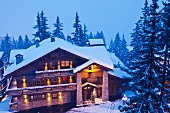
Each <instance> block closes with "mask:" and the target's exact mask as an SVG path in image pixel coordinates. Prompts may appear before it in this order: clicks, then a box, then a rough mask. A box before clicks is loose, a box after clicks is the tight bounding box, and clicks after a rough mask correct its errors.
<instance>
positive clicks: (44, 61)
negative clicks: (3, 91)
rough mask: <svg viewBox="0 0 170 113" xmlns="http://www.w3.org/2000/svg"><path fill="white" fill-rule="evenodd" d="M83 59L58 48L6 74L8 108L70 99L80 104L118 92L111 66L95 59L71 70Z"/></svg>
mask: <svg viewBox="0 0 170 113" xmlns="http://www.w3.org/2000/svg"><path fill="white" fill-rule="evenodd" d="M87 61H88V60H87V59H85V58H83V57H81V56H78V55H75V54H73V53H71V52H68V51H66V50H63V49H60V48H58V49H56V50H54V51H51V52H50V53H48V54H46V55H44V56H42V57H40V58H38V59H36V60H35V61H33V62H30V63H29V64H27V65H25V66H23V67H21V68H19V69H17V70H15V71H13V72H12V73H10V74H8V75H6V76H7V77H10V84H9V86H8V87H7V94H8V95H10V96H12V99H11V101H10V109H11V110H17V111H21V110H25V109H32V108H36V107H41V106H51V105H58V104H65V103H71V102H76V103H77V105H81V104H86V101H89V100H92V101H94V100H95V98H99V99H101V100H103V101H108V100H109V96H114V95H115V94H117V93H118V90H117V89H118V88H120V87H121V86H120V84H121V83H122V81H121V79H118V78H116V77H114V76H113V75H109V74H108V73H107V72H108V70H111V69H109V68H107V67H104V66H101V65H99V64H97V63H92V64H89V65H87V66H85V67H84V68H82V69H80V70H79V71H77V72H74V69H75V68H76V67H79V66H80V65H82V64H84V63H85V62H87ZM17 63H18V62H17ZM112 83H113V84H112ZM113 88H114V90H112V89H113Z"/></svg>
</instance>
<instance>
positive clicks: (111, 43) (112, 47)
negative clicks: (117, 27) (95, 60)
mask: <svg viewBox="0 0 170 113" xmlns="http://www.w3.org/2000/svg"><path fill="white" fill-rule="evenodd" d="M108 51H109V52H111V53H113V52H114V43H113V39H111V41H110V45H109V49H108Z"/></svg>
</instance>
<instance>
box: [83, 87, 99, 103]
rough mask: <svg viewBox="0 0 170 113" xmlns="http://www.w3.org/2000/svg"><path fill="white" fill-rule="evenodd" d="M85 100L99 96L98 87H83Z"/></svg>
mask: <svg viewBox="0 0 170 113" xmlns="http://www.w3.org/2000/svg"><path fill="white" fill-rule="evenodd" d="M82 90H83V101H86V100H92V99H94V98H96V97H97V88H96V87H94V86H91V85H86V86H84V87H83V89H82Z"/></svg>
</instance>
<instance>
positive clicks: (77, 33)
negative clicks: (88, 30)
mask: <svg viewBox="0 0 170 113" xmlns="http://www.w3.org/2000/svg"><path fill="white" fill-rule="evenodd" d="M73 28H75V32H73V33H72V34H73V35H74V37H73V38H72V41H73V43H74V44H76V45H78V46H81V45H82V40H81V38H82V37H80V36H81V35H80V30H82V27H81V24H80V20H79V16H78V13H77V12H76V17H75V23H74V24H73Z"/></svg>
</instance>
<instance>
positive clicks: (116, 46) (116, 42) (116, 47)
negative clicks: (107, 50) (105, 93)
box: [114, 33, 121, 58]
mask: <svg viewBox="0 0 170 113" xmlns="http://www.w3.org/2000/svg"><path fill="white" fill-rule="evenodd" d="M120 45H121V40H120V36H119V33H117V34H116V37H115V40H114V53H115V55H116V56H117V57H118V58H119V56H120Z"/></svg>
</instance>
